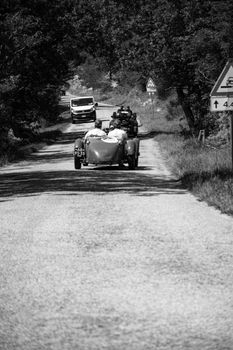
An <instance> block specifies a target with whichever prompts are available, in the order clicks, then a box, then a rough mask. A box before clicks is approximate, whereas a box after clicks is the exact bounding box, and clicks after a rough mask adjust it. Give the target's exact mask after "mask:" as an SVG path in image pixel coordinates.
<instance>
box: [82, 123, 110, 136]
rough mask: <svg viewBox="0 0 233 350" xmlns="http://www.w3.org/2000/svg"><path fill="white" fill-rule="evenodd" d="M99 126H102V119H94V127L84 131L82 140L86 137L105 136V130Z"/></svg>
mask: <svg viewBox="0 0 233 350" xmlns="http://www.w3.org/2000/svg"><path fill="white" fill-rule="evenodd" d="M101 128H102V120H100V119H96V121H95V127H94V129H91V130H89V131H88V132H87V133H86V135H85V136H84V140H86V139H87V138H88V137H100V136H106V132H105V131H103V130H102V129H101Z"/></svg>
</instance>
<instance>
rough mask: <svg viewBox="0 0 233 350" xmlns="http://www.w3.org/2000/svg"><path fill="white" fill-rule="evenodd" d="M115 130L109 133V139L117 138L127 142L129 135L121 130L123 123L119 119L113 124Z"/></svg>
mask: <svg viewBox="0 0 233 350" xmlns="http://www.w3.org/2000/svg"><path fill="white" fill-rule="evenodd" d="M113 127H114V129H113V130H111V131H109V133H108V137H115V138H117V139H118V140H120V141H125V140H127V138H128V137H127V133H126V132H125V131H124V130H122V129H121V122H120V120H119V119H115V120H114V123H113Z"/></svg>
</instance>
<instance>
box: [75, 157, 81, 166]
mask: <svg viewBox="0 0 233 350" xmlns="http://www.w3.org/2000/svg"><path fill="white" fill-rule="evenodd" d="M74 168H75V169H81V162H80V158H78V157H75V156H74Z"/></svg>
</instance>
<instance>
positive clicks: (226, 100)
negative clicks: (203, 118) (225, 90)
mask: <svg viewBox="0 0 233 350" xmlns="http://www.w3.org/2000/svg"><path fill="white" fill-rule="evenodd" d="M210 111H211V112H222V111H233V96H232V97H219V96H211V97H210Z"/></svg>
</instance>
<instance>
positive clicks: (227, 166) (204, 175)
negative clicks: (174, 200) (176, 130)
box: [156, 135, 233, 215]
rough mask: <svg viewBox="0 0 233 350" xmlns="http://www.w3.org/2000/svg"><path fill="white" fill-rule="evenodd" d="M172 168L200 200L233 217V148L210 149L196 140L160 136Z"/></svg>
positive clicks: (158, 138) (178, 136)
mask: <svg viewBox="0 0 233 350" xmlns="http://www.w3.org/2000/svg"><path fill="white" fill-rule="evenodd" d="M156 140H157V141H158V142H159V145H160V149H161V152H162V154H163V155H164V156H165V158H166V159H167V164H168V167H170V169H171V171H172V172H173V173H174V174H175V175H176V176H177V177H178V178H180V180H181V181H182V183H183V185H184V186H185V187H186V188H188V189H189V190H190V191H191V192H193V193H194V194H195V195H196V196H197V197H198V198H199V199H200V200H204V201H206V202H207V203H208V204H210V205H213V206H215V207H216V208H218V209H220V210H221V211H222V212H223V213H227V214H231V215H233V175H232V172H231V154H230V147H229V145H226V146H224V147H222V148H209V147H207V146H203V145H201V144H200V143H198V141H197V140H196V139H194V138H190V139H184V137H182V136H180V135H158V136H157V137H156Z"/></svg>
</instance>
